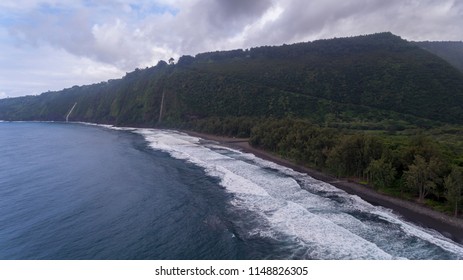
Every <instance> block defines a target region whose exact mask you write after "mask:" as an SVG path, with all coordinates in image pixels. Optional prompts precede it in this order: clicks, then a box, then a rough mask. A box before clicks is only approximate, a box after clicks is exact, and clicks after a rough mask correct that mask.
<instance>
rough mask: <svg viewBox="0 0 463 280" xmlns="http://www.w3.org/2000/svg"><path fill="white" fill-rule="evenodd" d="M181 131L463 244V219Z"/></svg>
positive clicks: (239, 141)
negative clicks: (339, 191) (326, 186)
mask: <svg viewBox="0 0 463 280" xmlns="http://www.w3.org/2000/svg"><path fill="white" fill-rule="evenodd" d="M184 132H185V133H187V134H189V135H191V136H195V137H199V138H203V139H206V140H212V141H216V142H218V143H219V144H220V145H223V146H227V147H229V148H233V149H237V150H240V151H243V152H246V153H252V154H254V155H255V156H257V157H259V158H261V159H264V160H268V161H272V162H274V163H277V164H279V165H282V166H285V167H289V168H291V169H293V170H295V171H298V172H301V173H306V174H308V175H309V176H311V177H313V178H315V179H317V180H320V181H323V182H327V183H329V184H331V185H333V186H336V187H337V188H339V189H342V190H344V191H346V192H347V193H349V194H353V195H357V196H359V197H361V198H362V199H364V200H365V201H368V202H369V203H371V204H373V205H379V206H382V207H386V208H389V209H392V210H393V211H394V212H395V213H396V214H399V215H400V216H402V217H403V218H404V219H405V220H407V221H410V222H412V223H414V224H418V225H420V226H423V227H426V228H431V229H434V230H437V231H439V232H440V233H442V234H443V235H444V236H447V237H449V238H451V239H453V240H454V241H456V242H458V243H460V244H463V220H462V219H459V218H454V217H450V216H447V215H445V214H443V213H440V212H436V211H434V210H432V209H430V208H427V207H424V206H422V205H420V204H417V203H414V202H411V201H406V200H402V199H399V198H395V197H390V196H387V195H384V194H381V193H378V192H376V191H375V190H373V189H371V188H368V187H366V186H364V185H360V184H357V183H355V182H350V181H347V180H346V179H342V178H341V179H339V178H334V177H332V176H329V175H327V174H324V173H322V172H319V171H317V170H314V169H311V168H307V167H304V166H300V165H297V164H295V163H293V162H290V161H288V160H285V159H282V158H280V157H278V156H275V155H273V154H271V153H269V152H266V151H263V150H260V149H256V148H254V147H252V146H251V145H249V143H248V139H245V138H228V137H222V136H214V135H209V134H203V133H197V132H192V131H184Z"/></svg>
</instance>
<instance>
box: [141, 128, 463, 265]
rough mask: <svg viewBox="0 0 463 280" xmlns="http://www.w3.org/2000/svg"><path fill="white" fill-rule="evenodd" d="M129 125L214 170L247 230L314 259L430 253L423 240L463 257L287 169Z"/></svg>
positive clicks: (445, 243)
mask: <svg viewBox="0 0 463 280" xmlns="http://www.w3.org/2000/svg"><path fill="white" fill-rule="evenodd" d="M135 132H137V133H139V134H141V135H143V136H144V137H145V139H146V140H147V141H148V143H149V145H150V147H151V148H153V149H156V150H161V151H165V152H168V153H169V154H170V155H171V156H173V157H175V158H178V159H182V160H185V161H189V162H191V163H193V164H195V165H198V166H200V167H202V168H204V170H205V171H206V172H207V174H208V175H210V176H214V177H216V178H219V179H220V184H221V185H222V186H223V187H224V188H225V190H226V191H227V192H229V193H232V194H233V200H232V201H231V204H232V205H233V207H234V208H236V209H238V210H241V211H244V212H245V213H250V214H252V215H247V216H246V217H244V216H243V219H252V224H253V227H251V228H247V230H248V231H247V233H246V234H247V236H248V237H252V236H257V237H262V238H274V239H276V240H281V238H286V239H287V240H293V241H294V242H295V243H298V244H297V245H298V246H299V248H300V247H302V248H305V250H306V251H307V252H306V254H305V255H306V256H307V257H310V258H318V259H391V258H409V257H411V258H430V257H431V256H427V255H426V253H427V252H428V251H426V249H421V248H426V246H425V245H426V244H431V245H433V246H434V245H435V246H437V247H439V248H441V249H442V250H445V251H446V252H449V253H451V254H454V255H453V256H452V257H453V258H460V259H461V258H463V248H462V246H460V245H459V244H456V243H454V242H452V241H450V240H448V239H446V238H444V237H442V236H440V235H439V234H437V233H431V232H429V231H426V230H424V229H422V228H420V227H417V226H415V225H411V224H409V223H406V222H404V221H402V220H400V218H399V217H397V216H396V215H394V214H393V213H391V211H389V210H387V209H384V208H381V207H375V206H373V205H371V204H369V203H367V202H365V201H364V200H362V199H360V198H359V197H357V196H352V195H349V194H347V193H345V192H344V191H342V190H339V189H337V188H335V187H334V186H332V185H330V184H327V183H324V182H320V181H317V180H315V179H313V178H311V177H309V176H307V175H305V174H302V173H299V172H296V171H294V170H292V169H289V168H286V167H282V166H279V165H277V164H275V163H273V162H268V161H265V160H262V159H259V158H257V157H255V156H254V155H251V154H246V153H241V152H239V151H235V150H233V149H229V148H224V147H220V146H217V145H215V144H214V143H212V142H206V143H205V144H204V142H201V140H200V139H199V138H197V137H192V136H188V135H186V134H183V133H178V132H175V131H168V130H167V131H166V130H152V129H136V130H135ZM392 235H393V236H394V238H393V239H392V240H391V236H392ZM411 238H415V239H416V238H418V239H419V240H421V241H422V242H421V243H423V245H420V250H423V252H418V253H419V254H420V255H419V256H418V257H417V256H416V254H417V252H408V251H407V250H406V248H405V247H407V245H406V244H405V243H406V242H409V241H408V240H409V239H411ZM421 243H420V244H421ZM404 248H405V249H404ZM431 251H432V250H431Z"/></svg>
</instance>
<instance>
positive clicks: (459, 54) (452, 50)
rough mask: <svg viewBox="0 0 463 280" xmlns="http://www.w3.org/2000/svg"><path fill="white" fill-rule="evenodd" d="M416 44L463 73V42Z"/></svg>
mask: <svg viewBox="0 0 463 280" xmlns="http://www.w3.org/2000/svg"><path fill="white" fill-rule="evenodd" d="M415 44H416V45H417V46H419V47H421V48H423V49H425V50H427V51H429V52H431V53H433V54H435V55H437V56H440V57H441V58H443V59H445V60H446V61H447V62H448V63H450V64H452V65H453V66H454V67H455V68H457V69H459V70H460V71H461V72H463V42H451V41H450V42H429V41H426V42H415Z"/></svg>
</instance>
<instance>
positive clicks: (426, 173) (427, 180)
mask: <svg viewBox="0 0 463 280" xmlns="http://www.w3.org/2000/svg"><path fill="white" fill-rule="evenodd" d="M440 170H441V163H440V161H439V160H438V159H437V158H435V157H432V158H431V159H430V160H429V161H427V160H426V159H425V158H424V157H422V156H420V155H417V156H416V157H415V160H414V161H413V164H411V165H410V166H409V167H408V171H405V174H404V175H405V180H406V182H407V185H408V187H409V188H412V189H416V190H418V201H419V202H423V201H424V199H425V197H426V196H427V195H428V194H429V193H430V192H432V191H433V189H434V188H436V185H437V184H438V183H439V180H440V177H439V175H438V174H439V172H440Z"/></svg>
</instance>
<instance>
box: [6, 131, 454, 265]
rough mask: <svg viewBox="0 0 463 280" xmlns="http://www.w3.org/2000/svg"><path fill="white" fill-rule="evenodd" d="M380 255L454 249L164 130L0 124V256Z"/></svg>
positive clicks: (333, 192)
mask: <svg viewBox="0 0 463 280" xmlns="http://www.w3.org/2000/svg"><path fill="white" fill-rule="evenodd" d="M390 258H393V259H394V258H409V259H462V258H463V247H462V246H461V245H459V244H456V243H454V242H452V241H450V240H448V239H446V238H444V237H442V236H440V235H439V234H438V233H436V232H432V231H429V230H426V229H422V228H420V227H417V226H415V225H412V224H409V223H407V222H404V221H402V220H401V219H400V217H397V216H395V215H394V214H393V213H391V212H390V211H389V210H387V209H383V208H380V207H375V206H372V205H369V204H368V203H366V202H364V201H362V200H360V199H359V198H358V197H355V196H351V195H348V194H346V193H344V192H342V191H340V190H338V189H336V188H334V187H333V186H331V185H328V184H326V183H323V182H320V181H316V180H314V179H312V178H310V177H308V176H306V175H304V174H301V173H297V172H294V171H292V170H289V169H286V168H283V167H280V166H277V165H275V164H272V163H269V162H266V161H263V160H260V159H257V158H255V157H254V156H252V155H249V154H243V153H241V152H238V151H233V150H229V149H226V148H223V147H220V146H218V145H216V144H215V143H212V142H207V141H202V140H200V139H197V138H194V137H190V136H187V135H184V134H181V133H177V132H174V131H162V130H146V129H138V130H131V131H127V130H122V131H121V130H113V129H109V128H105V127H98V126H89V125H83V124H60V123H7V122H0V259H390Z"/></svg>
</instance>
